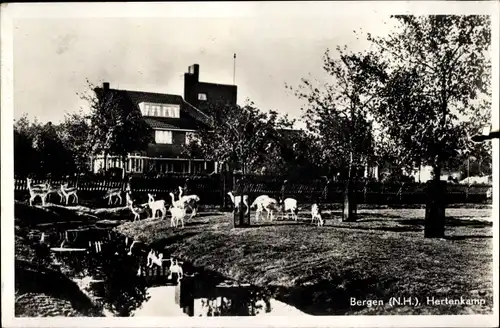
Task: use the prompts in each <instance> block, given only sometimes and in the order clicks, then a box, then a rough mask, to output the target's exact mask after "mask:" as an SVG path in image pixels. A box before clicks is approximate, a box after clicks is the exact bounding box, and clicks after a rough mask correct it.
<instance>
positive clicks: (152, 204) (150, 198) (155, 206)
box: [148, 194, 167, 219]
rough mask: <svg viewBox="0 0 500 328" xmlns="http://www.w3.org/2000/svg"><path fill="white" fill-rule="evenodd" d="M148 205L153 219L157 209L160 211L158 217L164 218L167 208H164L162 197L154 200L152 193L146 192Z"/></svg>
mask: <svg viewBox="0 0 500 328" xmlns="http://www.w3.org/2000/svg"><path fill="white" fill-rule="evenodd" d="M148 206H149V208H150V209H151V212H152V214H151V215H152V218H153V219H155V218H156V212H158V211H160V212H161V217H160V219H163V218H165V216H166V215H167V209H166V208H165V201H164V200H163V199H160V200H157V201H155V199H154V198H153V195H151V194H148Z"/></svg>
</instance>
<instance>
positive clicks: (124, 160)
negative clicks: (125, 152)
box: [122, 157, 127, 180]
mask: <svg viewBox="0 0 500 328" xmlns="http://www.w3.org/2000/svg"><path fill="white" fill-rule="evenodd" d="M126 158H127V157H122V180H124V179H125V162H126Z"/></svg>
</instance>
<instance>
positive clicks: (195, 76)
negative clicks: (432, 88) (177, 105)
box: [184, 64, 200, 106]
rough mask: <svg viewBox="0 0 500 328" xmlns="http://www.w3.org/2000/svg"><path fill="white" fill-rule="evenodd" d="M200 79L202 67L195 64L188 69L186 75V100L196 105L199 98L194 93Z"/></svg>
mask: <svg viewBox="0 0 500 328" xmlns="http://www.w3.org/2000/svg"><path fill="white" fill-rule="evenodd" d="M199 79H200V65H198V64H193V65H191V66H189V67H188V72H187V73H184V100H185V101H187V102H189V103H191V104H193V105H195V106H196V104H195V103H196V101H197V98H195V96H194V93H193V88H194V87H195V86H196V84H198V82H199Z"/></svg>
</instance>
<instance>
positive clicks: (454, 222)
mask: <svg viewBox="0 0 500 328" xmlns="http://www.w3.org/2000/svg"><path fill="white" fill-rule="evenodd" d="M396 222H398V223H399V224H403V225H414V226H424V225H425V219H411V220H397V221H396ZM445 225H446V226H448V227H468V228H487V227H492V226H493V222H490V221H482V220H461V219H457V218H454V217H447V218H446V222H445Z"/></svg>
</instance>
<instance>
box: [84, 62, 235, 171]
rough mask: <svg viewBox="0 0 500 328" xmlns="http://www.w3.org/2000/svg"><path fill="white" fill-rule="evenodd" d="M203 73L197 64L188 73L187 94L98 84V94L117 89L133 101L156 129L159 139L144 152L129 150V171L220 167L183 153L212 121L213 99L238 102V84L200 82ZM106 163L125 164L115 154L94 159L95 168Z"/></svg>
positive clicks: (102, 166)
mask: <svg viewBox="0 0 500 328" xmlns="http://www.w3.org/2000/svg"><path fill="white" fill-rule="evenodd" d="M199 73H200V70H199V65H198V64H194V65H192V66H190V67H189V68H188V72H187V73H185V74H184V97H182V96H180V95H173V94H166V93H151V92H142V91H131V90H118V89H112V88H111V87H110V84H109V83H107V82H105V83H103V85H102V87H100V88H96V90H95V92H96V94H100V93H107V92H112V93H117V94H120V95H121V97H122V99H125V100H126V101H130V102H131V103H130V104H131V105H132V106H134V107H135V108H136V109H137V110H140V112H141V114H142V116H143V118H144V120H145V121H146V123H147V124H149V125H150V126H151V128H152V129H153V131H154V140H155V143H152V144H150V145H149V147H148V149H147V150H146V151H144V152H137V153H134V154H129V156H128V158H127V160H126V161H125V167H124V169H125V172H126V173H129V174H134V173H135V174H140V173H145V172H155V173H172V172H175V173H200V172H213V171H214V170H216V169H217V165H214V163H213V162H208V161H206V160H205V159H204V158H203V157H202V156H201V154H200V156H199V157H198V158H192V159H189V158H187V157H186V156H185V155H183V151H182V150H183V145H184V144H186V143H187V142H188V140H189V138H190V137H189V135H192V136H194V137H195V136H196V130H197V128H198V127H199V126H200V124H204V125H206V124H209V116H208V115H207V114H206V113H205V112H204V110H206V105H207V104H208V103H209V102H211V101H224V102H226V103H229V104H232V105H236V99H237V87H236V85H224V84H217V83H208V82H200V80H199ZM104 167H107V168H108V169H109V168H123V164H122V163H121V161H120V160H119V159H118V158H117V157H111V156H108V157H107V160H106V163H104V156H103V155H101V156H96V157H94V158H93V159H92V171H93V172H95V173H97V172H101V171H102V170H103V169H104Z"/></svg>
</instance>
